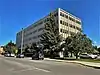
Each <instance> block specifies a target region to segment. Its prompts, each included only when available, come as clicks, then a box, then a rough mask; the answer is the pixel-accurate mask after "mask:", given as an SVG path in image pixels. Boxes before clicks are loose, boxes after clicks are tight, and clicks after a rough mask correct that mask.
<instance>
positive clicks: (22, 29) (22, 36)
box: [21, 28, 23, 54]
mask: <svg viewBox="0 0 100 75" xmlns="http://www.w3.org/2000/svg"><path fill="white" fill-rule="evenodd" d="M22 50H23V28H22V40H21V54H22Z"/></svg>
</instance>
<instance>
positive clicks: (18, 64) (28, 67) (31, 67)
mask: <svg viewBox="0 0 100 75" xmlns="http://www.w3.org/2000/svg"><path fill="white" fill-rule="evenodd" d="M4 61H5V62H7V63H10V64H14V65H17V66H20V67H23V68H26V69H22V70H18V71H16V69H14V68H13V69H12V68H11V69H10V71H12V72H23V71H28V70H34V69H36V70H39V71H43V72H50V71H48V70H45V69H41V68H37V67H35V66H31V65H25V64H22V63H19V62H15V61H10V60H4Z"/></svg>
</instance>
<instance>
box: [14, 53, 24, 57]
mask: <svg viewBox="0 0 100 75" xmlns="http://www.w3.org/2000/svg"><path fill="white" fill-rule="evenodd" d="M16 58H24V54H18V55H17V56H16Z"/></svg>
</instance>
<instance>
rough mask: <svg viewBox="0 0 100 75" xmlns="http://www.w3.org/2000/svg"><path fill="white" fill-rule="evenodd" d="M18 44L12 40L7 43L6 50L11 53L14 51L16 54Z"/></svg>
mask: <svg viewBox="0 0 100 75" xmlns="http://www.w3.org/2000/svg"><path fill="white" fill-rule="evenodd" d="M16 49H17V48H16V44H14V43H13V42H12V41H10V42H8V43H7V44H6V45H5V51H7V52H9V53H14V54H15V50H16Z"/></svg>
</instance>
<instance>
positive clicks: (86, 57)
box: [79, 54, 97, 59]
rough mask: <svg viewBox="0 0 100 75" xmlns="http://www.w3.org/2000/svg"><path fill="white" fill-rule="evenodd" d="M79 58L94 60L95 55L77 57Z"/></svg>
mask: <svg viewBox="0 0 100 75" xmlns="http://www.w3.org/2000/svg"><path fill="white" fill-rule="evenodd" d="M79 57H80V58H82V59H95V58H97V55H94V54H81V55H79Z"/></svg>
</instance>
